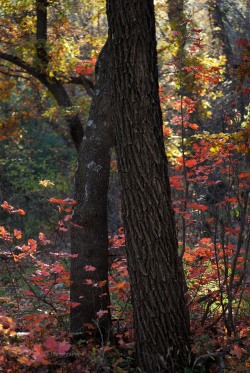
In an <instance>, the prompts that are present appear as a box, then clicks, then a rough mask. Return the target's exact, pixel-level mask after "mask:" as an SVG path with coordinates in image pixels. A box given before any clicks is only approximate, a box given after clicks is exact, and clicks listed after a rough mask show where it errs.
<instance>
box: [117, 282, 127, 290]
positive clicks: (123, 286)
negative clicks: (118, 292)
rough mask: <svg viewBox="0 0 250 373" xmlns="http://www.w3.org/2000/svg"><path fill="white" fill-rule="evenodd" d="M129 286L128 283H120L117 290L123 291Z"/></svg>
mask: <svg viewBox="0 0 250 373" xmlns="http://www.w3.org/2000/svg"><path fill="white" fill-rule="evenodd" d="M126 286H127V282H119V283H118V284H117V285H116V287H117V289H123V288H125V287H126Z"/></svg>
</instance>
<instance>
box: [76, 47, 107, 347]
mask: <svg viewBox="0 0 250 373" xmlns="http://www.w3.org/2000/svg"><path fill="white" fill-rule="evenodd" d="M112 145H113V136H112V131H111V95H110V64H109V46H108V43H106V45H105V46H104V48H103V50H102V52H101V54H100V57H99V59H98V62H97V71H96V86H95V94H94V97H93V100H92V105H91V108H90V114H89V118H88V122H87V126H86V132H85V136H84V138H83V142H82V146H81V150H80V154H79V160H78V170H77V172H76V180H75V198H76V200H77V204H76V207H75V210H74V215H73V219H72V230H71V243H72V254H77V255H78V256H77V258H72V263H71V281H72V285H71V301H72V302H77V303H80V305H79V306H78V307H76V308H72V309H71V331H72V332H74V333H83V334H84V333H85V331H86V327H85V326H86V324H88V323H92V322H93V321H94V324H95V326H96V330H95V338H97V339H99V340H101V341H103V342H105V341H107V340H108V339H109V338H110V332H111V316H110V310H109V308H108V306H109V305H110V299H109V289H108V232H107V192H108V180H109V170H110V148H111V146H112ZM86 266H93V267H95V268H96V270H95V271H86V268H87V267H86ZM88 280H91V281H92V284H88V282H89V281H88ZM93 285H94V286H93ZM99 311H104V313H103V316H102V317H99V318H98V314H97V312H99Z"/></svg>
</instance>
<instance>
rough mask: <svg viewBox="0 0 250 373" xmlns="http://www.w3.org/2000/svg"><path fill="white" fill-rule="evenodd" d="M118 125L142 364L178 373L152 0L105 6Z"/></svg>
mask: <svg viewBox="0 0 250 373" xmlns="http://www.w3.org/2000/svg"><path fill="white" fill-rule="evenodd" d="M107 14H108V21H109V38H110V39H111V40H112V49H111V56H112V63H113V64H114V65H113V71H114V76H113V81H112V94H113V99H114V106H113V113H114V114H113V115H114V116H113V120H114V123H115V125H114V128H115V135H116V143H117V156H118V168H119V172H120V176H121V184H122V189H123V215H124V221H125V232H126V239H127V256H128V267H129V273H130V279H131V287H132V303H133V308H134V322H135V333H136V353H137V360H138V364H139V366H140V367H141V368H142V369H143V370H144V371H146V372H163V371H164V372H174V373H176V372H181V371H183V368H184V367H185V366H187V365H188V359H189V353H190V349H189V317H188V311H187V306H186V302H185V299H184V277H183V271H182V268H181V263H180V260H179V258H178V252H177V239H176V232H175V223H174V216H173V210H172V207H171V197H170V187H169V179H168V172H167V159H166V155H165V149H164V143H163V134H162V116H161V109H160V103H159V96H158V72H157V57H156V41H155V21H154V6H153V0H116V1H112V0H108V1H107Z"/></svg>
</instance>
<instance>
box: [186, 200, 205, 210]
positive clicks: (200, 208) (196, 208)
mask: <svg viewBox="0 0 250 373" xmlns="http://www.w3.org/2000/svg"><path fill="white" fill-rule="evenodd" d="M189 207H192V208H193V209H194V210H199V211H206V210H207V209H208V207H207V206H205V205H199V204H198V203H196V202H194V203H190V204H189Z"/></svg>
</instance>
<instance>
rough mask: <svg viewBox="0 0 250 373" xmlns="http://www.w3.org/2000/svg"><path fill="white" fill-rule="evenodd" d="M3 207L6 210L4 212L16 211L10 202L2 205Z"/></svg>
mask: <svg viewBox="0 0 250 373" xmlns="http://www.w3.org/2000/svg"><path fill="white" fill-rule="evenodd" d="M1 207H2V208H3V209H4V210H8V211H12V210H14V207H13V206H11V205H9V204H8V202H6V201H4V202H3V203H2V204H1Z"/></svg>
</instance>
